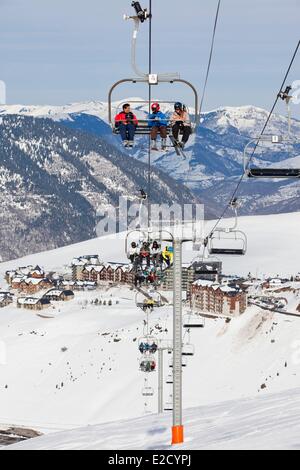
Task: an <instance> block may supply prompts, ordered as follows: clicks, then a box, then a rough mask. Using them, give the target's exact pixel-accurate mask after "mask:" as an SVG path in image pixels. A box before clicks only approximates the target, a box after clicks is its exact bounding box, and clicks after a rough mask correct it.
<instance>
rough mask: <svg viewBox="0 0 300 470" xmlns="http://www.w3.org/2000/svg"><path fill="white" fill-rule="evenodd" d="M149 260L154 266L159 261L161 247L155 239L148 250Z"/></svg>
mask: <svg viewBox="0 0 300 470" xmlns="http://www.w3.org/2000/svg"><path fill="white" fill-rule="evenodd" d="M150 255H151V260H152V263H153V264H154V266H158V265H159V264H160V263H161V248H160V246H159V244H158V243H157V241H154V242H153V244H152V246H151V250H150Z"/></svg>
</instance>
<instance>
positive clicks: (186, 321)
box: [183, 313, 205, 329]
mask: <svg viewBox="0 0 300 470" xmlns="http://www.w3.org/2000/svg"><path fill="white" fill-rule="evenodd" d="M204 326H205V320H204V318H203V317H201V316H200V315H197V314H195V313H189V314H187V315H184V317H183V328H186V329H190V328H204Z"/></svg>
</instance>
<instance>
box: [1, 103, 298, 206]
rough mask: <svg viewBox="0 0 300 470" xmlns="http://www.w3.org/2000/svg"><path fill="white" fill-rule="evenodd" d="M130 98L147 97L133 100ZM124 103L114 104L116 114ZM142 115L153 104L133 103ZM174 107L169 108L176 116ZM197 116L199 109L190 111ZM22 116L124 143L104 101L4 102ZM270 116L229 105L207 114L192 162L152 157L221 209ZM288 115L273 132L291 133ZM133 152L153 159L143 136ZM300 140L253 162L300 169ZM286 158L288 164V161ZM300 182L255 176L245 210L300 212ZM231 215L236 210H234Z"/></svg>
mask: <svg viewBox="0 0 300 470" xmlns="http://www.w3.org/2000/svg"><path fill="white" fill-rule="evenodd" d="M124 101H128V102H134V101H141V98H128V99H125V100H124ZM124 101H122V102H121V101H118V102H115V103H113V111H114V113H116V112H118V110H120V105H121V104H122V103H123V102H124ZM133 108H134V109H135V112H136V114H137V116H138V117H140V118H142V117H145V113H146V112H147V106H145V105H143V104H139V103H135V104H134V103H133ZM171 110H172V106H171V105H164V106H163V111H165V112H167V113H168V114H170V112H171ZM190 112H191V114H193V110H192V109H191V110H190ZM7 114H18V115H20V114H21V115H24V116H34V117H48V118H51V119H53V120H55V121H59V122H60V123H61V124H65V125H67V126H68V127H71V128H73V129H78V130H82V131H84V132H88V133H90V134H93V135H97V136H99V137H101V138H103V139H104V140H105V141H106V142H108V143H110V144H112V145H113V146H115V147H116V148H118V149H120V148H121V147H120V141H119V138H118V137H115V136H113V135H112V133H111V129H110V126H109V125H108V123H107V114H108V105H107V103H104V102H87V103H75V104H70V105H66V106H18V105H16V106H2V107H1V108H0V116H1V115H7ZM267 116H268V112H267V111H266V110H264V109H261V108H257V107H254V106H242V107H237V108H234V107H223V108H219V109H216V110H214V111H211V112H208V113H204V114H203V115H202V123H201V126H200V127H199V128H198V130H197V133H196V135H194V136H192V138H191V140H190V143H189V145H188V146H187V148H186V155H187V161H184V160H183V159H182V158H181V157H178V156H177V155H176V154H175V153H174V152H171V151H170V152H168V153H167V154H165V153H160V152H159V153H157V154H155V155H153V156H152V158H153V164H154V166H155V167H157V168H159V169H161V170H162V171H164V172H166V173H168V174H169V175H171V176H172V177H174V178H175V179H177V180H179V181H180V182H182V183H184V184H186V185H188V186H189V187H190V189H192V190H193V191H194V192H195V194H196V195H197V196H199V197H200V199H201V200H202V201H203V202H205V204H206V206H207V208H208V210H209V212H210V213H211V212H212V213H215V214H218V213H221V212H222V209H223V207H224V201H227V200H228V199H229V198H230V196H231V194H232V191H233V189H234V188H235V185H236V182H237V180H238V179H239V178H240V176H241V174H242V171H243V170H242V169H243V151H244V147H245V145H246V144H247V143H248V142H249V139H251V138H254V137H255V136H257V135H259V134H260V132H261V130H262V128H263V125H264V123H265V121H266V118H267ZM287 130H288V127H287V119H286V117H284V116H280V115H277V114H274V115H273V117H272V119H271V121H270V124H269V127H268V129H267V134H277V135H282V134H287ZM292 135H293V136H294V137H295V138H297V137H298V136H299V135H300V122H299V121H297V120H292ZM137 142H138V144H137V147H136V149H135V151H134V152H133V156H134V157H135V158H136V159H138V160H140V161H142V162H146V160H147V150H146V149H147V147H146V145H145V144H146V140H145V138H143V137H140V138H139V139H137ZM299 155H300V143H299V144H294V145H289V146H278V147H276V146H273V147H272V148H271V147H270V146H265V147H264V148H262V152H259V151H257V153H256V157H255V158H254V160H253V162H254V163H255V164H259V163H263V165H264V166H275V167H276V166H280V165H283V166H289V167H297V166H298V164H299ZM283 162H284V163H283ZM299 195H300V189H299V181H298V180H296V181H295V180H255V181H254V180H252V181H246V179H245V181H244V182H243V184H242V185H241V189H240V200H241V202H242V207H241V213H242V214H268V213H281V212H289V211H298V210H300V198H299ZM228 215H230V214H228Z"/></svg>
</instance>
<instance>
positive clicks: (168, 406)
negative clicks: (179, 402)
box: [164, 401, 173, 411]
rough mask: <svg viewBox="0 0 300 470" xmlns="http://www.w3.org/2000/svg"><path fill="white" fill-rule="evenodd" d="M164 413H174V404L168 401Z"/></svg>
mask: <svg viewBox="0 0 300 470" xmlns="http://www.w3.org/2000/svg"><path fill="white" fill-rule="evenodd" d="M164 411H173V402H172V401H167V402H166V403H165V406H164Z"/></svg>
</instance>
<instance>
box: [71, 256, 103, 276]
mask: <svg viewBox="0 0 300 470" xmlns="http://www.w3.org/2000/svg"><path fill="white" fill-rule="evenodd" d="M100 264H101V263H100V258H99V256H98V255H84V256H79V257H78V258H74V259H73V260H72V263H71V268H72V279H73V281H83V280H84V274H83V271H84V269H85V267H86V266H88V265H92V266H99V265H100Z"/></svg>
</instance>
